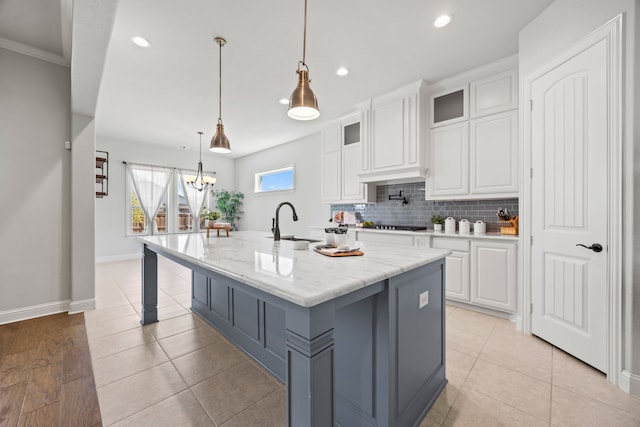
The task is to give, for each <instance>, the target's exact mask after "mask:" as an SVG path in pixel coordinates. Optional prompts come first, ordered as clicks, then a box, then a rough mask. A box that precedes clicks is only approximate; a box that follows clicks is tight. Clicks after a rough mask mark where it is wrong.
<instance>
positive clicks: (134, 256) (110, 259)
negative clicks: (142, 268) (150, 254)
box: [96, 252, 141, 264]
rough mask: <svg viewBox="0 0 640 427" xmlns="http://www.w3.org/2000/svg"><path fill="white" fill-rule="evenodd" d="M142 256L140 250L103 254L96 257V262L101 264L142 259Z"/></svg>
mask: <svg viewBox="0 0 640 427" xmlns="http://www.w3.org/2000/svg"><path fill="white" fill-rule="evenodd" d="M140 256H141V255H140V252H136V253H134V254H122V255H109V256H101V257H96V263H97V264H99V263H104V262H117V261H131V260H134V259H140Z"/></svg>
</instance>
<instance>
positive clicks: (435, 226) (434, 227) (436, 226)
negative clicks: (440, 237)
mask: <svg viewBox="0 0 640 427" xmlns="http://www.w3.org/2000/svg"><path fill="white" fill-rule="evenodd" d="M433 231H442V224H433Z"/></svg>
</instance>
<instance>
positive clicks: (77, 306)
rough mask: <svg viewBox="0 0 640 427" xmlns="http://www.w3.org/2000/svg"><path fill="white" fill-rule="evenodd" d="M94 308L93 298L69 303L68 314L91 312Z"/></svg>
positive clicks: (94, 301)
mask: <svg viewBox="0 0 640 427" xmlns="http://www.w3.org/2000/svg"><path fill="white" fill-rule="evenodd" d="M95 308H96V300H95V298H91V299H81V300H78V301H71V302H70V303H69V314H75V313H82V312H84V311H91V310H94V309H95Z"/></svg>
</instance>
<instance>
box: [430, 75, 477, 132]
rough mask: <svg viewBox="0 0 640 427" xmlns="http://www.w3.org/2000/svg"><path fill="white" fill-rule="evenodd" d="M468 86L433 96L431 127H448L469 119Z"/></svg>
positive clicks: (454, 88) (450, 89)
mask: <svg viewBox="0 0 640 427" xmlns="http://www.w3.org/2000/svg"><path fill="white" fill-rule="evenodd" d="M468 89H469V85H468V84H464V85H462V86H457V87H453V88H449V89H447V90H445V91H443V92H438V93H434V94H433V95H431V123H430V125H431V127H432V128H433V127H437V126H446V125H450V124H453V123H458V122H461V121H465V120H467V119H468V118H469V97H468V96H467V93H468Z"/></svg>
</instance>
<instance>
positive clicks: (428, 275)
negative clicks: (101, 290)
mask: <svg viewBox="0 0 640 427" xmlns="http://www.w3.org/2000/svg"><path fill="white" fill-rule="evenodd" d="M268 237H269V236H268V234H266V233H263V232H250V231H245V232H234V233H232V235H231V236H230V237H229V238H225V237H220V238H206V237H205V236H204V235H203V234H181V235H164V236H151V237H144V238H140V240H141V242H142V248H143V258H142V282H143V283H142V285H143V289H142V320H141V323H143V324H148V323H153V322H156V321H157V254H160V255H162V256H164V257H167V258H169V259H171V260H173V261H175V262H178V263H180V264H182V265H184V266H186V267H188V268H190V269H191V270H192V271H193V274H192V308H193V311H194V312H196V313H197V314H199V315H200V316H202V317H203V318H204V319H206V320H207V321H208V322H209V323H210V324H212V325H213V326H214V327H215V328H217V329H219V330H220V331H221V332H222V333H223V334H225V335H226V336H227V337H228V338H230V339H231V340H232V341H234V342H235V343H236V344H237V345H238V346H240V347H241V348H242V349H244V350H245V351H246V352H247V353H248V354H250V355H251V356H252V357H253V358H254V359H255V360H257V361H258V362H259V363H260V364H262V365H263V366H264V367H265V368H266V369H268V370H269V371H271V372H272V373H273V374H274V375H275V376H277V377H278V378H279V379H281V380H282V381H283V382H285V383H286V385H287V422H288V425H289V426H296V427H298V426H333V425H340V426H359V425H371V426H413V425H417V424H418V423H419V422H420V420H421V419H422V417H423V416H424V415H425V414H426V412H427V411H428V409H429V408H430V407H431V405H432V404H433V403H434V402H435V400H436V398H437V397H438V395H439V393H440V391H441V390H442V389H443V388H444V386H445V384H446V378H445V344H444V343H445V334H444V316H445V313H444V258H445V256H446V255H447V254H448V251H446V250H439V249H426V248H408V247H402V246H390V245H380V244H373V243H372V244H367V245H366V246H363V247H362V248H361V250H362V251H363V252H364V255H363V256H356V257H340V258H338V257H326V256H323V255H321V254H318V253H315V252H314V251H313V250H312V249H309V250H293V249H292V247H290V246H289V244H290V243H291V242H288V241H281V242H280V243H279V244H274V242H273V241H272V240H271V239H269V238H268Z"/></svg>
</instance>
